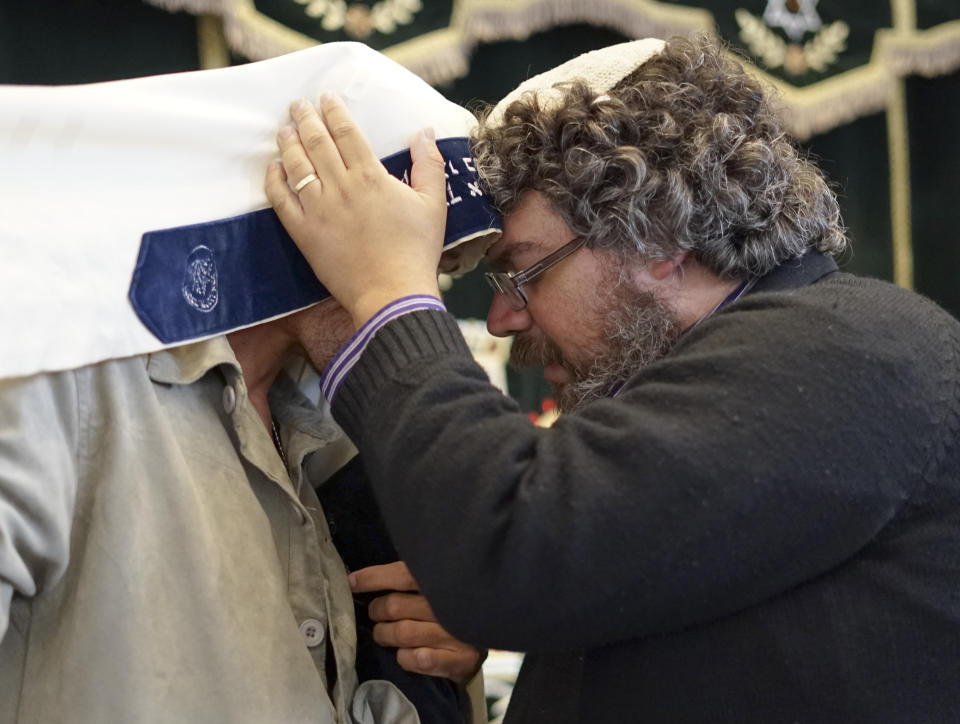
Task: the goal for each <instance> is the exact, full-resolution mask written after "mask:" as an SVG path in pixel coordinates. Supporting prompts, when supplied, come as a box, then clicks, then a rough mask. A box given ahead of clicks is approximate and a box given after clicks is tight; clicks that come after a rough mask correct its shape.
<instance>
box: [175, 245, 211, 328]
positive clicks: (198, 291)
mask: <svg viewBox="0 0 960 724" xmlns="http://www.w3.org/2000/svg"><path fill="white" fill-rule="evenodd" d="M218 288H219V280H218V279H217V261H216V259H214V258H213V251H212V250H211V249H210V248H209V247H206V246H203V245H201V246H198V247H196V248H194V249H193V251H191V252H190V256H188V257H187V264H186V269H184V272H183V287H182V290H183V298H184V299H186V300H187V304H189V305H190V306H191V307H193V308H194V309H196V310H198V311H200V312H211V311H213V308H214V307H216V306H217V302H219V301H220V294H219V291H218Z"/></svg>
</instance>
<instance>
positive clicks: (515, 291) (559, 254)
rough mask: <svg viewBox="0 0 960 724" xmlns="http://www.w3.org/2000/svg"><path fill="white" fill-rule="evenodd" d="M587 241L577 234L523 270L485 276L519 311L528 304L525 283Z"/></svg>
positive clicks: (489, 273) (508, 302)
mask: <svg viewBox="0 0 960 724" xmlns="http://www.w3.org/2000/svg"><path fill="white" fill-rule="evenodd" d="M586 243H587V238H586V237H585V236H575V237H573V239H571V240H570V241H568V242H567V243H566V244H564V245H563V246H561V247H560V248H559V249H557V250H556V251H554V252H553V253H551V254H548V255H547V256H545V257H543V259H541V260H540V261H538V262H536V263H534V264H531V265H530V266H528V267H527V268H526V269H524V270H523V271H518V272H487V273H486V274H484V275H483V276H484V277H485V278H486V280H487V283H489V284H490V286H491V287H493V291H495V292H496V293H497V294H502V295H503V298H504V299H506V300H507V304H509V305H510V307H511V308H512V309H515V310H516V311H518V312H519V311H520V310H521V309H523V308H524V307H526V306H527V295H526V294H524V293H523V289H522V287H523V285H524V284H529V283H530V282H532V281H533V280H534V279H536V278H537V277H538V276H540V275H541V274H543V273H544V272H545V271H546V270H547V269H549V268H550V267H552V266H553V265H554V264H559V263H560V262H561V261H563V260H564V259H566V258H567V257H568V256H570V255H571V254H572V253H573V252H575V251H576V250H577V249H579V248H580V247H581V246H583V245H584V244H586Z"/></svg>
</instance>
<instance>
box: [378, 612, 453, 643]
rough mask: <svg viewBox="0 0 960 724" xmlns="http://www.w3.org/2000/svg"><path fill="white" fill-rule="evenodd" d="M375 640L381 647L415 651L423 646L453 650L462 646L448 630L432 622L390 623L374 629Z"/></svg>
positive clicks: (379, 624)
mask: <svg viewBox="0 0 960 724" xmlns="http://www.w3.org/2000/svg"><path fill="white" fill-rule="evenodd" d="M373 640H374V641H376V642H377V643H378V644H380V645H381V646H392V647H394V648H398V649H415V648H420V647H421V646H429V647H432V648H437V647H440V648H453V647H454V646H458V645H460V642H459V641H457V639H455V638H454V637H453V636H451V635H450V634H449V633H447V631H446V629H444V628H443V626H441V625H440V624H438V623H434V622H431V621H412V620H410V619H404V620H402V621H390V622H388V623H378V624H377V625H376V626H374V627H373Z"/></svg>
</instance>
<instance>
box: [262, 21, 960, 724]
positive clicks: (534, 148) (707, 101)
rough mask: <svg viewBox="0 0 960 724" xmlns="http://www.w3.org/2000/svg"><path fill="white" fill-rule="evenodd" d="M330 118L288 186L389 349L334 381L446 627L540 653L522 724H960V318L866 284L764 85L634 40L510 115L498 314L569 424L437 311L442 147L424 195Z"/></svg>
mask: <svg viewBox="0 0 960 724" xmlns="http://www.w3.org/2000/svg"><path fill="white" fill-rule="evenodd" d="M321 110H322V112H323V114H324V118H323V119H321V118H320V116H319V115H318V114H317V113H316V112H315V111H314V109H313V108H312V107H309V106H302V105H301V106H297V107H295V108H294V109H293V118H294V121H295V122H296V124H297V125H298V127H299V128H300V130H301V133H302V134H303V137H305V138H306V137H309V138H310V139H311V141H310V143H308V144H306V146H304V145H301V144H300V143H297V142H296V138H295V137H294V136H293V135H292V134H287V135H285V136H282V137H281V139H280V147H281V149H282V153H283V164H282V167H281V166H279V165H275V166H272V167H271V169H270V171H269V172H268V180H267V189H268V196H269V197H270V198H271V201H272V203H273V205H274V207H275V208H276V210H277V212H278V214H279V215H280V217H281V219H282V221H283V222H284V224H285V225H286V226H287V228H288V229H289V230H290V232H291V234H292V235H293V237H294V239H295V241H296V242H297V243H298V245H299V246H300V248H301V250H302V251H303V252H304V253H305V255H306V256H307V258H308V259H309V260H310V262H311V265H312V267H313V269H314V271H315V272H316V273H317V275H318V277H319V278H320V279H321V280H322V281H323V282H324V283H325V284H328V285H329V287H330V290H331V291H332V292H333V294H334V296H335V297H337V298H338V299H339V300H340V301H341V302H342V303H343V304H344V306H345V308H346V309H347V310H348V312H349V313H350V315H351V317H352V320H353V324H354V325H356V326H358V327H359V328H360V331H359V332H358V335H357V337H356V340H357V344H353V345H350V346H349V347H347V348H346V349H345V350H344V351H342V352H341V353H340V354H339V355H338V358H337V359H335V360H334V361H333V362H332V363H331V365H330V366H329V367H328V369H327V372H326V374H325V380H324V383H323V389H324V391H325V393H326V395H327V397H328V399H329V400H330V402H331V405H332V411H333V414H334V417H335V418H336V419H337V420H338V421H339V422H340V424H341V425H342V426H343V427H344V429H345V430H346V432H347V433H348V434H349V435H350V437H351V438H352V439H353V440H354V442H355V443H356V444H357V446H358V448H359V449H360V451H361V455H362V456H363V457H364V460H365V461H366V463H367V465H368V470H369V472H370V476H371V479H372V483H373V487H374V490H375V492H376V494H377V496H378V499H379V501H380V503H381V505H382V509H383V512H384V515H385V518H386V521H387V525H388V527H389V529H390V530H391V533H392V535H393V537H394V540H395V542H396V544H397V547H398V549H399V551H400V553H401V555H402V556H403V557H404V558H405V559H406V560H407V562H408V564H409V566H410V569H411V571H412V573H413V574H414V575H415V576H416V577H417V579H418V580H419V581H420V583H421V584H422V586H423V590H424V592H425V593H426V595H427V597H428V598H429V599H430V601H431V602H432V603H433V605H434V609H435V611H436V613H437V616H438V618H439V620H440V621H441V622H442V623H443V624H444V625H445V626H447V627H448V628H449V630H450V631H451V632H453V633H454V634H455V635H458V636H460V637H461V638H464V639H466V640H469V641H474V642H477V643H480V644H482V645H487V646H491V647H501V648H510V649H516V650H521V651H527V652H528V654H527V657H526V659H525V661H524V665H523V669H522V671H521V673H520V676H519V679H518V682H517V685H516V689H515V692H514V696H513V700H512V701H511V704H510V708H509V711H508V713H507V717H506V721H507V722H544V723H545V724H546V723H549V724H558V723H566V722H617V723H620V722H634V721H642V722H663V723H664V724H680V723H683V722H703V721H710V722H730V723H741V722H782V721H791V722H794V721H800V722H837V723H840V722H854V721H864V722H907V721H910V722H913V721H917V722H939V721H955V720H958V719H960V666H958V665H957V664H958V662H960V598H958V596H957V591H958V590H960V442H958V441H960V373H958V369H960V368H958V365H957V360H958V359H960V324H958V323H957V321H956V320H954V319H953V318H951V317H950V316H949V315H948V314H946V313H945V312H944V311H943V310H941V309H939V308H938V307H937V306H936V305H934V304H933V303H931V302H930V301H928V300H926V299H923V298H921V297H920V296H918V295H916V294H913V293H911V292H908V291H905V290H902V289H898V288H896V287H893V286H892V285H889V284H886V283H883V282H879V281H875V280H868V279H859V278H856V277H853V276H850V275H848V274H844V273H841V272H840V271H838V268H837V264H836V263H835V261H834V259H833V258H832V256H833V255H837V254H840V253H841V252H842V251H843V250H844V249H845V247H846V241H845V238H844V232H843V228H842V226H841V222H840V215H839V212H838V207H837V203H836V201H835V199H834V197H833V195H832V194H831V192H830V190H829V188H828V186H827V184H826V183H825V181H824V179H823V177H822V175H821V174H820V172H819V171H818V170H817V169H816V168H815V167H814V166H813V165H812V164H811V163H810V162H809V161H807V160H806V159H804V158H803V157H802V156H801V155H800V154H799V153H798V152H797V150H796V149H795V148H794V147H793V146H792V145H791V144H790V142H789V141H788V140H787V138H786V137H785V134H784V131H783V129H782V127H781V125H780V123H779V122H778V121H777V119H776V116H775V114H774V112H773V110H772V109H771V104H770V100H769V98H768V96H767V94H766V92H765V91H764V89H763V88H761V87H760V86H759V85H758V83H757V82H756V81H755V80H753V79H752V78H750V77H749V76H747V75H746V73H745V72H744V71H743V69H742V68H741V67H740V66H739V65H738V64H737V63H736V62H735V61H732V60H730V59H729V58H728V57H726V56H725V55H724V54H723V53H721V52H720V51H719V50H718V49H716V48H715V47H712V46H711V45H710V44H709V43H707V42H705V41H687V40H683V39H673V40H671V41H670V42H668V43H663V42H661V41H657V40H648V41H636V42H634V43H628V44H624V45H620V46H613V47H611V48H607V49H604V50H602V51H597V52H595V53H592V54H587V55H586V56H583V57H581V58H579V59H576V60H574V61H571V63H569V64H566V65H564V66H561V67H560V68H558V69H556V70H555V71H552V72H550V73H547V74H545V76H543V77H537V78H534V79H531V80H530V81H528V82H527V83H525V84H524V85H523V86H521V87H520V89H518V92H517V93H515V94H512V95H511V96H509V97H508V98H507V99H505V100H504V101H503V102H501V103H500V104H499V105H498V106H497V107H496V108H494V109H493V111H492V112H491V113H490V114H489V115H488V116H487V117H486V119H485V121H484V123H483V124H482V126H481V128H480V130H479V132H478V133H477V135H476V137H475V139H474V151H475V153H476V155H477V162H478V167H479V168H480V169H481V173H482V175H483V177H484V179H485V181H486V183H487V184H488V186H489V188H490V190H491V191H492V193H493V194H494V197H495V199H496V200H497V203H498V205H499V207H500V209H501V210H502V211H503V212H504V214H505V218H504V231H503V236H502V238H501V239H500V240H499V241H498V242H497V243H495V244H494V245H493V246H492V247H491V249H490V250H489V253H488V258H489V260H490V263H491V265H492V267H493V269H494V271H493V272H491V274H490V277H489V278H490V281H491V283H492V284H493V285H494V287H495V288H496V290H497V294H496V295H495V297H494V300H493V302H492V305H491V308H490V314H489V318H488V325H489V328H490V330H491V331H493V332H494V333H496V334H512V335H515V336H516V342H517V351H516V355H515V356H516V359H517V361H518V362H524V363H526V362H537V363H543V364H545V374H546V377H547V378H548V379H549V380H550V381H551V382H553V383H554V384H556V385H557V386H558V388H559V392H560V397H561V399H562V401H563V404H564V406H565V408H566V409H567V410H569V411H570V413H569V414H566V415H562V416H561V417H560V419H559V420H558V421H557V422H556V423H555V424H554V425H553V426H552V427H551V428H549V429H539V428H535V427H533V426H532V425H531V424H530V423H529V421H528V420H527V419H526V417H525V416H524V415H523V414H521V412H520V411H519V410H518V408H517V406H516V405H515V404H514V403H513V402H512V401H510V400H509V399H506V398H504V397H503V396H501V395H500V394H498V393H497V391H496V390H495V389H493V388H492V387H491V386H490V385H489V383H488V382H487V380H486V379H485V377H484V375H483V373H482V371H481V370H480V369H479V368H478V367H477V366H476V365H475V364H474V363H473V362H472V360H471V359H470V356H469V353H468V350H467V348H466V346H465V345H464V343H463V340H462V338H461V337H460V336H459V334H458V333H457V328H456V326H455V324H454V322H453V320H452V318H451V317H450V316H449V315H448V314H447V313H446V312H444V311H443V310H442V308H440V305H439V302H437V301H436V297H437V291H436V286H435V284H436V282H435V279H434V275H433V269H435V267H436V263H437V257H438V256H439V253H440V243H439V239H440V238H441V234H442V229H443V222H442V218H443V209H444V204H443V181H444V179H443V173H442V163H441V161H440V160H439V158H438V156H437V154H436V151H435V149H434V147H433V144H432V142H431V140H430V134H429V133H425V134H423V136H422V137H421V138H420V139H419V140H418V142H417V143H416V144H415V146H414V159H415V164H414V173H413V188H412V189H411V188H408V187H405V186H403V185H401V184H399V183H395V182H393V181H391V180H390V179H389V178H388V177H387V176H386V175H385V173H384V172H382V171H381V170H378V169H377V166H376V157H375V155H374V154H372V153H371V152H370V150H369V149H368V148H367V147H366V145H365V143H364V141H363V137H362V135H361V134H360V133H359V132H358V131H357V129H356V127H355V126H354V125H353V124H352V123H351V121H350V118H349V115H348V114H347V113H346V111H345V109H344V107H343V105H342V104H340V103H338V102H337V100H336V98H327V99H326V100H325V101H324V102H323V103H322V108H321ZM311 173H316V174H317V176H318V177H319V180H320V183H319V184H311V186H310V187H309V191H308V192H307V193H301V194H300V197H299V198H297V197H296V196H295V195H294V194H292V193H291V192H290V191H289V188H288V187H287V185H286V183H285V179H286V178H289V179H290V180H291V182H296V181H297V180H298V179H300V178H303V177H304V176H305V175H307V174H311ZM374 207H375V208H378V209H381V210H382V213H381V214H379V215H378V216H377V217H371V216H366V217H361V215H360V214H359V213H357V211H358V209H360V208H374ZM388 254H389V256H390V258H391V260H392V262H394V263H395V264H396V266H393V265H391V268H390V270H389V273H388V272H387V271H386V270H384V269H380V268H378V265H377V262H378V260H382V259H384V258H385V257H386V256H387V255H388ZM398 267H399V268H398ZM330 269H338V270H342V269H348V270H351V271H352V273H345V274H343V275H342V276H339V277H337V278H335V277H336V275H334V274H331V273H330V272H329V270H330ZM361 270H362V271H363V272H364V273H366V276H365V277H364V279H363V284H359V283H358V282H357V280H358V279H360V278H361V277H362V276H363V275H362V274H361ZM431 300H433V301H431ZM415 304H420V305H421V306H422V308H420V309H417V308H415V307H414V305H415ZM387 409H389V410H390V411H391V413H392V414H391V417H390V419H385V418H384V416H383V415H381V414H379V412H380V411H381V410H387ZM438 551H439V552H440V553H439V554H438ZM371 578H372V577H371V576H368V575H365V574H354V575H353V576H352V581H351V584H352V585H353V587H354V590H363V589H364V588H367V587H369V586H371V585H375V581H372V580H371Z"/></svg>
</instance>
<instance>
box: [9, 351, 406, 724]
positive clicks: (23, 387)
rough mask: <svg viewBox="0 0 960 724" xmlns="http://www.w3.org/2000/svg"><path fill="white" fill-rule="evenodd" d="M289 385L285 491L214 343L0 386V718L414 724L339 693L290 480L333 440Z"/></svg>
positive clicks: (318, 517)
mask: <svg viewBox="0 0 960 724" xmlns="http://www.w3.org/2000/svg"><path fill="white" fill-rule="evenodd" d="M288 386H289V387H290V388H291V390H290V394H289V395H283V394H281V395H279V397H285V398H287V399H275V396H274V393H273V392H272V393H271V406H272V408H273V409H274V412H275V414H276V415H277V416H278V418H279V419H280V420H281V423H282V425H281V427H282V430H283V437H284V444H285V448H286V450H287V455H288V459H289V462H290V468H291V470H292V471H293V472H292V478H291V476H290V475H288V474H287V471H286V470H285V469H284V466H283V464H282V462H281V460H280V458H279V456H278V455H277V452H276V450H275V448H274V446H273V444H272V441H271V439H270V436H269V435H268V433H267V432H266V430H265V429H264V427H263V424H262V423H261V421H260V418H259V417H258V416H257V413H256V411H255V410H254V408H253V406H252V405H251V404H250V402H249V400H248V398H247V395H246V387H245V385H244V381H243V379H242V377H241V375H240V368H239V365H238V364H237V361H236V358H235V357H234V355H233V352H232V350H231V349H230V346H229V344H228V343H227V342H226V340H225V339H224V338H218V339H214V340H210V341H207V342H203V343H199V344H194V345H191V346H188V347H183V348H179V349H176V350H172V351H168V352H162V353H158V354H154V355H152V356H150V357H139V358H130V359H125V360H119V361H110V362H104V363H101V364H98V365H93V366H90V367H85V368H82V369H79V370H75V371H70V372H63V373H57V374H45V375H38V376H34V377H29V378H20V379H13V380H3V381H0V639H2V640H0V722H18V723H26V722H30V723H33V722H37V723H38V724H39V723H42V724H49V723H50V722H81V723H85V722H91V723H93V722H96V723H98V724H99V723H102V722H124V723H129V722H178V723H181V722H198V723H201V722H202V723H208V722H231V723H234V722H251V723H253V722H258V723H271V724H272V723H284V724H285V723H289V722H324V723H325V722H338V723H339V722H353V721H357V722H369V723H370V724H372V723H373V722H398V723H399V722H403V723H404V724H408V723H410V722H416V721H417V716H416V713H415V712H413V710H412V707H411V706H410V704H409V702H408V701H407V700H406V699H405V698H404V697H403V695H402V694H400V693H399V692H398V691H397V690H396V689H395V688H394V687H392V685H390V684H387V683H386V682H367V683H366V684H364V685H363V686H361V687H360V689H359V692H358V690H357V678H356V673H355V670H354V668H353V661H354V656H355V648H356V642H355V628H354V619H353V605H352V599H351V594H350V590H349V587H348V585H347V580H346V572H345V570H344V567H343V564H342V562H341V560H340V558H339V556H338V555H337V553H336V551H335V550H334V548H333V546H332V544H331V541H330V535H329V532H328V530H327V525H326V522H325V520H324V517H323V515H322V513H321V511H320V509H319V503H318V501H317V498H316V495H315V493H314V491H313V488H312V487H311V486H310V485H305V484H303V480H302V472H301V468H302V466H301V462H302V460H303V458H304V456H306V455H307V454H308V453H310V452H312V451H314V450H318V449H320V448H329V450H330V451H333V450H335V449H336V447H337V445H339V444H342V443H343V438H342V436H341V433H340V430H339V428H337V427H336V426H335V425H334V424H333V423H332V422H329V421H327V420H325V419H322V418H320V417H319V416H317V415H316V411H315V409H312V408H311V410H307V409H306V408H305V407H298V404H297V402H296V400H295V399H294V395H293V389H292V388H293V385H292V384H291V385H288ZM338 441H339V442H338ZM330 454H331V455H333V453H332V452H331V453H330ZM8 618H9V621H8ZM329 681H335V684H334V685H333V686H332V689H331V690H330V691H329V692H328V688H329V687H328V684H327V682H329ZM378 709H381V710H383V711H379V712H378V711H377V710H378ZM351 711H352V714H351Z"/></svg>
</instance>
